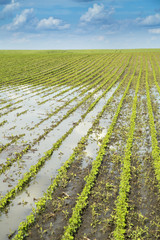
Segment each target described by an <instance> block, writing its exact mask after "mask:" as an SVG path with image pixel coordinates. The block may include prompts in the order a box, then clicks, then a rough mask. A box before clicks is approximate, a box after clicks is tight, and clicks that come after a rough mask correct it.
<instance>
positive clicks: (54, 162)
mask: <svg viewBox="0 0 160 240" xmlns="http://www.w3.org/2000/svg"><path fill="white" fill-rule="evenodd" d="M116 88H117V85H116V86H115V87H114V88H112V89H111V91H110V92H109V93H108V94H107V95H106V97H105V98H102V99H101V100H100V101H99V103H98V104H97V105H96V107H95V108H94V109H93V111H91V112H90V113H89V114H88V115H87V116H86V118H85V119H84V120H82V122H81V123H80V124H79V125H78V126H77V127H75V129H74V131H73V132H72V134H70V135H69V136H68V137H67V139H66V140H65V141H64V142H63V143H62V145H61V147H60V148H59V149H58V150H57V151H55V152H54V153H53V155H52V156H51V158H50V159H49V160H48V161H47V162H46V164H45V166H44V167H43V168H42V169H41V170H40V171H39V173H38V174H37V176H36V177H35V179H34V180H33V181H32V182H31V184H30V185H29V187H28V188H27V191H24V192H23V193H22V194H20V195H19V196H17V197H16V198H15V199H14V200H13V201H12V203H11V205H10V206H9V207H8V208H7V209H8V213H3V214H2V215H1V216H0V229H1V237H2V239H7V234H9V233H10V231H14V230H15V229H17V227H18V225H19V223H20V221H22V220H24V218H25V217H26V216H27V215H28V213H29V212H30V211H31V209H32V207H33V206H34V202H35V200H36V199H38V198H39V197H41V196H42V194H43V191H46V188H47V187H48V186H49V185H50V182H51V179H52V178H54V177H55V176H56V174H57V170H58V169H59V168H60V166H61V165H62V164H63V162H65V161H66V160H67V159H68V158H69V156H70V154H71V153H72V151H73V148H74V147H76V145H77V143H78V141H79V140H80V138H81V137H82V136H84V135H85V134H86V132H87V131H88V129H89V128H90V127H91V126H92V121H93V120H94V119H95V117H96V115H97V114H98V112H99V111H101V109H102V107H103V106H104V104H105V102H106V100H107V99H108V98H109V97H110V96H111V95H112V94H113V92H114V91H115V90H116ZM100 94H101V92H99V93H97V94H96V95H95V96H94V97H95V98H97V97H98V96H99V95H100ZM83 112H84V110H83V107H82V108H79V109H77V110H76V111H75V113H73V114H72V115H71V116H70V117H68V118H67V119H66V120H64V121H63V122H62V123H61V124H60V125H59V126H58V127H57V128H56V129H54V130H53V131H52V132H50V133H49V134H48V135H47V138H46V139H43V140H42V141H41V142H40V143H39V144H37V145H35V150H36V151H35V152H34V151H30V152H28V153H27V154H26V155H25V156H24V157H23V158H22V161H20V162H19V163H18V165H17V163H16V164H14V165H13V166H12V167H11V169H10V170H8V171H7V172H6V173H5V174H2V175H1V176H0V182H1V183H2V185H1V194H2V195H4V194H5V193H6V192H7V191H8V190H9V189H11V188H12V187H13V186H15V185H16V184H17V182H18V179H20V178H21V176H22V175H23V174H24V173H25V172H26V170H28V169H29V168H30V166H31V165H33V164H35V163H36V162H37V160H38V159H39V158H40V157H41V156H42V155H43V154H44V152H45V151H47V150H48V149H49V148H50V147H51V146H52V144H53V142H55V141H56V140H57V139H59V138H60V137H61V136H62V135H63V134H64V133H65V132H66V131H67V129H69V128H70V127H71V126H72V125H73V124H74V123H75V122H77V121H78V120H79V119H80V116H81V114H82V113H83ZM36 131H37V130H36ZM33 135H34V134H33ZM53 139H54V140H53ZM17 212H18V213H19V214H17ZM15 214H16V216H15ZM13 216H15V217H14V221H13ZM15 218H17V219H15ZM16 220H17V221H16ZM6 222H8V224H7V225H6ZM2 229H3V230H2Z"/></svg>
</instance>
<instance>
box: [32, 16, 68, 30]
mask: <svg viewBox="0 0 160 240" xmlns="http://www.w3.org/2000/svg"><path fill="white" fill-rule="evenodd" d="M69 27H70V24H65V23H63V21H62V20H61V19H56V18H53V17H49V18H48V19H47V18H44V19H42V20H40V21H39V23H38V25H37V28H38V29H42V30H49V29H51V30H53V29H67V28H69Z"/></svg>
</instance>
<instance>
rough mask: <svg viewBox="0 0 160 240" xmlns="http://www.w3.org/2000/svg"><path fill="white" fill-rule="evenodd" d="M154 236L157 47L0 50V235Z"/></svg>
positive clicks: (159, 164)
mask: <svg viewBox="0 0 160 240" xmlns="http://www.w3.org/2000/svg"><path fill="white" fill-rule="evenodd" d="M7 239H14V240H20V239H26V240H39V239H44V240H51V239H52V240H72V239H75V240H107V239H112V240H122V239H135V240H138V239H141V240H142V239H145V240H146V239H147V240H148V239H152V240H156V239H160V50H159V49H144V50H79V51H78V50H77V51H71V50H67V51H55V50H53V51H51V50H50V51H49V50H48V51H0V240H7Z"/></svg>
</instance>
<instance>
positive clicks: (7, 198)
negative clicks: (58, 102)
mask: <svg viewBox="0 0 160 240" xmlns="http://www.w3.org/2000/svg"><path fill="white" fill-rule="evenodd" d="M128 64H129V61H128V62H127V64H126V65H125V67H126V66H127V65H128ZM124 70H125V68H124ZM122 74H123V72H122V73H120V74H119V75H118V77H117V78H116V79H115V80H114V81H113V82H112V83H111V85H110V86H109V87H108V88H107V89H106V90H105V91H104V92H103V94H102V95H101V96H99V97H98V98H97V99H96V100H95V101H94V102H93V103H92V104H91V105H90V106H89V108H88V110H87V111H86V112H85V113H84V114H83V115H82V116H81V119H80V120H79V121H78V122H77V123H76V124H75V125H74V126H73V127H72V128H70V129H69V131H68V132H66V133H65V134H64V135H63V136H62V137H61V138H60V139H59V140H58V141H57V142H56V143H54V144H53V147H52V148H51V149H50V150H48V151H47V152H46V153H45V156H43V157H42V158H40V159H39V161H38V163H37V164H36V165H35V166H32V167H31V169H30V171H29V172H27V173H26V174H25V175H24V177H23V179H22V180H20V181H19V183H18V185H17V186H16V187H15V188H13V189H12V190H11V191H10V192H9V193H7V194H6V196H5V197H4V198H2V199H1V201H0V209H3V208H4V206H5V205H6V204H7V203H8V202H9V201H10V199H11V198H13V196H15V193H16V192H19V191H21V190H22V188H23V186H25V185H26V183H28V181H29V180H30V179H31V178H32V177H33V176H34V175H35V174H37V172H38V170H39V169H40V168H41V167H42V165H44V163H45V161H46V160H47V159H48V158H49V157H50V156H51V155H52V154H53V151H54V150H56V149H57V148H59V146H60V145H61V143H62V141H64V139H65V138H66V137H67V136H68V135H69V134H70V133H71V132H72V131H73V129H74V128H75V126H76V125H78V124H79V123H80V122H81V121H82V119H84V118H85V116H86V115H87V114H88V113H89V112H90V111H91V110H92V109H93V108H94V107H95V105H96V104H97V103H98V102H99V100H100V99H101V98H102V97H103V96H105V94H106V93H107V92H108V91H109V90H110V88H111V87H112V86H113V85H114V84H115V82H116V81H117V80H118V79H119V78H120V77H121V75H122ZM83 101H84V100H83ZM79 104H80V103H79ZM73 109H74V108H73ZM73 109H71V110H70V111H69V112H70V113H71V112H73ZM64 117H65V116H64ZM64 117H63V118H64ZM67 117H68V115H66V117H65V118H67ZM57 124H58V122H57ZM36 142H37V140H36ZM29 147H30V146H28V148H27V150H28V149H30V148H29ZM21 156H22V154H21ZM19 157H20V156H19ZM14 161H15V159H14V160H13V159H12V160H8V162H7V164H6V165H3V167H2V169H1V171H0V173H2V172H4V171H5V170H6V169H7V168H8V167H9V166H10V164H11V163H13V162H14Z"/></svg>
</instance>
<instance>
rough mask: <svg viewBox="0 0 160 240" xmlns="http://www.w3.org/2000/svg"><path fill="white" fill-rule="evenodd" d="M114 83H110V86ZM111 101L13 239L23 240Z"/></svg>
mask: <svg viewBox="0 0 160 240" xmlns="http://www.w3.org/2000/svg"><path fill="white" fill-rule="evenodd" d="M128 74H129V72H128V73H127V74H126V75H125V77H124V78H123V80H122V81H121V82H120V84H119V86H118V88H117V89H116V91H115V93H116V92H117V91H118V90H119V89H120V87H121V86H122V84H123V83H124V81H125V80H126V78H127V76H128ZM115 82H116V80H115V81H114V83H115ZM114 83H112V85H113V84H114ZM112 99H113V95H112V96H111V97H110V99H109V100H108V101H107V103H106V104H105V105H104V106H103V109H102V111H101V112H100V113H99V114H98V115H97V118H96V119H95V120H94V122H93V125H92V127H91V128H90V129H89V130H88V132H87V134H86V135H85V136H84V137H82V138H81V140H80V142H79V143H78V146H77V147H76V148H75V149H74V151H73V154H72V155H71V156H70V157H69V159H68V160H67V161H66V162H65V163H64V165H63V166H62V167H61V169H60V170H59V174H58V175H57V177H56V178H55V179H54V181H53V183H52V185H51V186H50V187H49V188H48V190H47V193H46V194H44V197H43V198H42V199H41V200H40V201H39V202H37V203H36V206H37V208H36V209H34V210H33V213H31V214H30V215H29V216H28V217H27V220H26V221H25V222H22V223H21V225H20V227H19V231H18V234H17V235H16V236H15V238H14V239H23V237H24V235H25V234H26V231H27V229H28V227H29V226H30V225H31V224H33V222H34V220H35V215H36V214H38V213H39V212H40V211H41V210H42V209H43V208H44V206H45V203H46V201H48V200H49V199H51V195H52V193H53V191H54V190H55V189H56V188H57V187H58V185H59V182H60V181H61V179H62V178H63V177H64V175H65V172H66V171H67V169H68V168H69V167H70V165H71V164H72V162H73V161H74V160H75V158H76V156H77V155H78V154H79V153H80V152H81V151H82V150H83V148H84V144H85V142H86V141H87V139H88V136H89V135H90V134H91V133H92V132H93V131H94V127H95V126H96V125H97V124H98V122H99V119H100V118H101V116H102V114H103V113H104V111H105V110H106V107H107V105H108V104H109V103H110V102H111V100H112ZM92 107H93V106H92Z"/></svg>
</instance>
